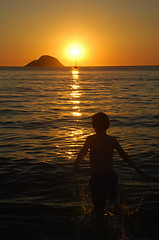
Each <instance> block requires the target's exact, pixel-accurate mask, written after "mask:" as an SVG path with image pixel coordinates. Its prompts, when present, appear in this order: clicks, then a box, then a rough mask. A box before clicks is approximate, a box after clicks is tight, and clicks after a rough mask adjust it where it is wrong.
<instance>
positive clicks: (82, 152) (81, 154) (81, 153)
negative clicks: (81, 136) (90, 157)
mask: <svg viewBox="0 0 159 240" xmlns="http://www.w3.org/2000/svg"><path fill="white" fill-rule="evenodd" d="M89 148H90V138H89V137H87V139H86V141H85V143H84V145H83V147H82V149H81V150H80V151H79V153H78V155H77V158H76V160H75V161H74V169H75V170H78V168H79V163H80V161H81V160H82V158H83V157H84V156H85V155H86V153H87V151H88V149H89Z"/></svg>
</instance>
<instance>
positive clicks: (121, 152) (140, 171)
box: [115, 139, 149, 179]
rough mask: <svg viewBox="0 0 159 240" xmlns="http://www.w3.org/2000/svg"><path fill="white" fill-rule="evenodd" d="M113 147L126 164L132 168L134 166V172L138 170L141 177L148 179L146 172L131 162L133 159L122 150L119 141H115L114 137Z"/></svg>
mask: <svg viewBox="0 0 159 240" xmlns="http://www.w3.org/2000/svg"><path fill="white" fill-rule="evenodd" d="M115 149H116V150H117V152H118V153H119V155H120V157H121V158H122V159H123V160H124V161H125V162H127V163H128V165H129V166H130V167H132V168H134V169H135V170H136V172H138V173H139V174H140V175H142V176H143V177H145V178H147V179H149V176H148V174H147V173H145V172H143V171H142V170H140V168H138V167H137V166H136V164H135V163H134V162H133V160H132V159H131V157H130V156H129V155H128V154H127V153H126V152H125V151H124V149H123V148H122V147H121V145H120V143H119V142H118V141H117V139H115Z"/></svg>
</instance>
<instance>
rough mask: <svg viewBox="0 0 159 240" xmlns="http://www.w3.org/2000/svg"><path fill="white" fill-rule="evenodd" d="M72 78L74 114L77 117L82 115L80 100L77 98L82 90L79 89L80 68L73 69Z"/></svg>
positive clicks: (71, 95) (71, 94)
mask: <svg viewBox="0 0 159 240" xmlns="http://www.w3.org/2000/svg"><path fill="white" fill-rule="evenodd" d="M72 79H73V83H72V84H71V85H70V86H71V88H72V91H71V93H70V97H71V100H72V103H73V107H72V115H73V116H75V117H80V116H82V114H81V112H80V106H79V104H80V100H77V99H79V98H80V96H81V92H80V90H79V88H80V84H79V71H78V70H72Z"/></svg>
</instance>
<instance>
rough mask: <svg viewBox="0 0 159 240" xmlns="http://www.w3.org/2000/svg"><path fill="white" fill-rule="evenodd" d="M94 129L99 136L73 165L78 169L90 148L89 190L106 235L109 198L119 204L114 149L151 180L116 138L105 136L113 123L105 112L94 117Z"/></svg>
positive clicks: (88, 141) (80, 154)
mask: <svg viewBox="0 0 159 240" xmlns="http://www.w3.org/2000/svg"><path fill="white" fill-rule="evenodd" d="M92 126H93V128H94V130H95V131H96V134H94V135H91V136H88V137H87V139H86V141H85V144H84V146H83V147H82V149H81V150H80V152H79V154H78V156H77V158H76V160H75V162H74V168H75V170H78V168H79V163H80V161H81V160H82V158H83V157H84V156H85V155H86V153H87V151H88V150H89V149H90V167H91V179H90V190H91V196H92V200H93V205H94V210H95V214H96V217H97V222H98V224H99V227H100V229H101V231H102V232H103V233H104V232H105V223H104V208H105V201H106V198H107V197H109V198H111V199H112V200H113V202H114V203H115V202H117V201H116V200H117V186H118V176H117V174H116V173H115V171H114V169H113V152H114V149H115V150H117V152H118V153H119V155H120V157H121V158H122V159H123V160H124V161H126V162H127V163H128V164H129V166H130V167H132V168H134V169H135V170H136V171H137V172H138V173H139V174H141V175H143V176H144V177H146V178H149V176H148V175H147V174H146V173H145V172H143V171H141V170H140V169H139V168H138V167H137V166H136V165H135V163H134V162H133V161H132V160H131V158H130V157H129V156H128V154H127V153H126V152H125V151H124V150H123V149H122V147H121V146H120V144H119V142H118V141H117V139H116V138H114V137H112V136H110V135H108V134H107V133H106V130H107V129H108V128H109V127H110V123H109V118H108V116H107V115H106V114H105V113H103V112H99V113H97V114H95V115H93V116H92Z"/></svg>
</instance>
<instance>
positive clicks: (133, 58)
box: [0, 0, 159, 66]
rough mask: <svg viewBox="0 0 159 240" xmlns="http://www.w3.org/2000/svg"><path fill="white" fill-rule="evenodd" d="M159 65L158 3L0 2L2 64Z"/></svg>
mask: <svg viewBox="0 0 159 240" xmlns="http://www.w3.org/2000/svg"><path fill="white" fill-rule="evenodd" d="M73 45H77V46H79V54H78V56H77V58H78V65H80V66H124V65H125V66H127V65H129V66H130V65H159V0H78V1H77V0H67V1H66V0H27V1H25V0H0V66H24V65H26V64H27V63H28V62H30V61H32V60H35V59H38V58H39V57H40V56H41V55H50V56H53V57H56V58H57V59H58V60H59V61H60V62H61V63H62V64H64V65H65V66H70V65H74V61H75V59H74V56H73V55H72V54H71V52H69V51H70V50H69V49H71V47H72V46H73Z"/></svg>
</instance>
